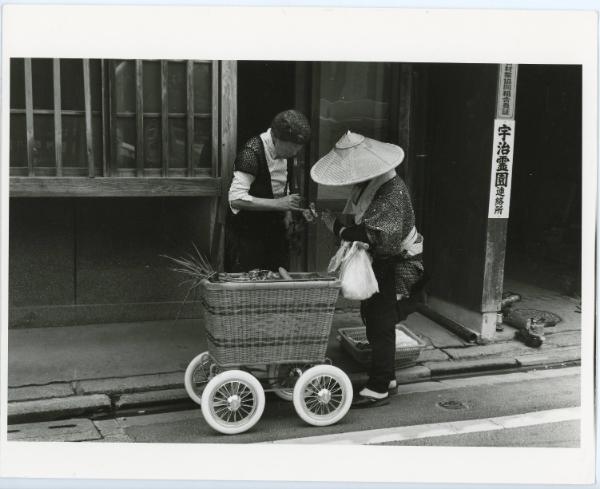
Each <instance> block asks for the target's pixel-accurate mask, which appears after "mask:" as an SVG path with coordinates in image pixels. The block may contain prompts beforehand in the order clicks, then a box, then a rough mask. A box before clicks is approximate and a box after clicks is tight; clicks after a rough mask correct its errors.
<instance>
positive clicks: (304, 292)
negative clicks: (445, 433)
mask: <svg viewBox="0 0 600 489" xmlns="http://www.w3.org/2000/svg"><path fill="white" fill-rule="evenodd" d="M291 276H292V280H287V281H284V280H274V281H259V282H248V281H236V280H235V276H233V277H232V276H231V275H230V276H228V277H229V281H219V282H209V281H207V280H205V281H203V282H202V285H201V287H200V288H201V294H200V296H201V298H200V301H201V303H202V306H203V307H202V310H203V318H202V319H203V324H204V327H205V330H206V337H207V342H208V351H206V352H203V353H201V354H199V355H198V356H196V357H195V358H194V359H193V360H192V361H191V362H190V364H189V366H188V368H187V370H186V373H185V387H186V390H187V392H188V394H189V396H190V397H191V398H192V399H193V400H194V401H195V402H197V403H198V404H200V405H201V407H202V414H203V416H204V418H205V420H206V422H207V423H208V424H209V425H210V426H211V427H212V428H213V429H215V430H217V431H219V432H221V433H225V434H236V433H242V432H244V431H247V430H249V429H250V428H251V427H252V426H254V425H255V424H256V423H257V422H258V420H259V419H260V417H261V415H262V412H263V410H264V406H265V394H264V393H265V391H273V392H274V393H275V394H276V395H278V396H279V397H280V398H282V399H284V400H288V401H292V402H293V404H294V408H295V410H296V412H297V413H298V415H299V416H300V417H301V418H302V419H303V420H304V421H306V422H307V423H309V424H311V425H314V426H327V425H331V424H334V423H336V422H338V421H339V420H340V419H342V418H343V417H344V416H345V415H346V413H347V412H348V409H349V408H350V404H351V402H352V384H351V383H350V379H349V378H348V376H347V375H346V374H345V373H344V372H343V371H341V370H340V369H339V368H337V367H334V366H333V365H331V364H330V362H328V360H327V359H326V357H325V353H326V349H327V343H328V339H329V333H330V329H331V322H332V320H333V314H334V310H335V303H336V301H337V298H338V294H339V288H340V282H339V281H338V280H337V279H335V278H333V277H321V276H319V275H317V274H291Z"/></svg>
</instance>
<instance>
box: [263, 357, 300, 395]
mask: <svg viewBox="0 0 600 489" xmlns="http://www.w3.org/2000/svg"><path fill="white" fill-rule="evenodd" d="M306 368H307V365H306V364H305V363H288V364H283V365H281V364H277V365H269V372H268V378H269V384H270V385H271V387H273V388H275V389H277V390H275V391H273V392H274V393H275V395H276V396H277V397H279V398H281V399H283V400H284V401H292V400H293V399H294V385H295V384H296V381H297V380H298V378H299V377H300V376H301V375H302V371H303V370H306Z"/></svg>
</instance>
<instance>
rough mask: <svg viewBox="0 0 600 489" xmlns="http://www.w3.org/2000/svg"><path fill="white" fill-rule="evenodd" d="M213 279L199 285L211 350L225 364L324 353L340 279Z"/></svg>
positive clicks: (319, 357) (316, 357) (315, 357)
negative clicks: (243, 280) (226, 280)
mask: <svg viewBox="0 0 600 489" xmlns="http://www.w3.org/2000/svg"><path fill="white" fill-rule="evenodd" d="M302 276H303V274H292V278H296V277H298V278H299V279H298V280H292V281H256V282H242V281H240V282H209V281H206V280H205V281H203V283H202V286H201V303H202V306H203V307H202V311H203V318H202V319H203V323H204V327H205V330H206V336H207V343H208V349H209V353H210V354H211V355H212V357H213V358H214V359H215V361H216V362H217V363H218V364H219V365H221V366H238V365H262V364H281V363H293V362H306V363H316V362H322V361H323V360H324V359H325V352H326V350H327V343H328V339H329V333H330V330H331V323H332V320H333V314H334V311H335V303H336V301H337V298H338V294H339V289H340V282H339V280H336V279H335V278H331V279H312V280H310V279H304V280H303V279H302Z"/></svg>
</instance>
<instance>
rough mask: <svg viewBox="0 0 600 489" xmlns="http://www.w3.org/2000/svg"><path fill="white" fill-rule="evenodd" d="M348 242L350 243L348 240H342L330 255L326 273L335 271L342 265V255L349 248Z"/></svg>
mask: <svg viewBox="0 0 600 489" xmlns="http://www.w3.org/2000/svg"><path fill="white" fill-rule="evenodd" d="M350 244H351V243H350V242H349V241H342V244H341V245H340V247H339V248H338V250H337V251H336V253H335V255H333V256H332V257H331V260H329V266H328V267H327V272H328V273H335V272H337V271H338V269H339V268H340V266H341V265H342V260H343V259H344V256H345V255H346V253H347V252H348V250H349V249H350Z"/></svg>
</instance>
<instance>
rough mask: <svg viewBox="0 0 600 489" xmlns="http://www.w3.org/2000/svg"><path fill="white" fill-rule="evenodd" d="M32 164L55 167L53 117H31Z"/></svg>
mask: <svg viewBox="0 0 600 489" xmlns="http://www.w3.org/2000/svg"><path fill="white" fill-rule="evenodd" d="M33 134H34V136H35V142H34V145H33V163H34V165H35V166H55V161H56V158H55V156H54V116H53V115H39V114H38V115H35V116H34V117H33Z"/></svg>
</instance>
